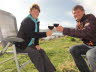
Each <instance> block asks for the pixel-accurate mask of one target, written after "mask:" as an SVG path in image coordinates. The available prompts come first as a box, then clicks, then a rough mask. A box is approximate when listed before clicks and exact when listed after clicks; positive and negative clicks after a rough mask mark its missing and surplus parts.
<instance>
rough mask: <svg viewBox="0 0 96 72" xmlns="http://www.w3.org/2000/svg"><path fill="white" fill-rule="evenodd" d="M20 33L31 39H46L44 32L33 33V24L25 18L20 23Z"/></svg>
mask: <svg viewBox="0 0 96 72" xmlns="http://www.w3.org/2000/svg"><path fill="white" fill-rule="evenodd" d="M21 26H22V31H23V32H24V33H25V34H26V35H27V36H28V37H32V38H42V37H46V32H35V31H34V30H35V23H34V22H33V21H31V19H29V18H27V19H26V20H24V21H23V22H22V23H21Z"/></svg>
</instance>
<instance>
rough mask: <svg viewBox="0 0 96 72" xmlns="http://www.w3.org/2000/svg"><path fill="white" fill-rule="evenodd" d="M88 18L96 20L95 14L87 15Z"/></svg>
mask: <svg viewBox="0 0 96 72" xmlns="http://www.w3.org/2000/svg"><path fill="white" fill-rule="evenodd" d="M86 17H87V18H96V17H95V16H94V15H93V14H86Z"/></svg>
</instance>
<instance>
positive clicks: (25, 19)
mask: <svg viewBox="0 0 96 72" xmlns="http://www.w3.org/2000/svg"><path fill="white" fill-rule="evenodd" d="M28 21H31V19H30V18H29V17H25V18H24V19H23V20H22V23H23V22H28Z"/></svg>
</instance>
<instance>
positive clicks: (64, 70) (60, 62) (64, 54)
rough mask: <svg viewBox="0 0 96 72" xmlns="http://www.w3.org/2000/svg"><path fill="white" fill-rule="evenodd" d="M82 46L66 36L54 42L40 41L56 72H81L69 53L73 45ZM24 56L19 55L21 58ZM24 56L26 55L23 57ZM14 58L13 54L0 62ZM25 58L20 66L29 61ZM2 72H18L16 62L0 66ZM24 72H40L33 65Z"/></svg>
mask: <svg viewBox="0 0 96 72" xmlns="http://www.w3.org/2000/svg"><path fill="white" fill-rule="evenodd" d="M77 44H81V41H80V40H79V39H76V38H73V37H69V36H65V37H61V38H57V39H53V40H46V41H45V40H42V41H41V40H40V46H41V47H42V48H43V49H44V50H45V51H46V53H47V55H48V57H49V58H50V60H51V62H52V63H53V64H54V66H55V67H56V70H57V71H56V72H79V71H78V69H77V67H76V65H75V63H74V61H73V59H72V56H71V55H70V53H69V48H70V47H71V46H73V45H77ZM21 56H22V55H19V56H18V57H19V58H20V57H21ZM23 56H24V55H23ZM9 57H12V55H11V54H5V55H3V56H1V57H0V62H1V61H3V60H6V59H8V58H9ZM28 59H29V57H28V56H25V57H24V58H23V59H22V60H20V64H22V63H23V62H25V61H26V60H28ZM0 72H17V70H16V66H15V62H14V61H13V60H10V61H8V62H6V63H4V64H1V65H0ZM22 72H38V71H37V70H36V68H35V67H34V65H33V64H32V63H30V64H28V65H27V66H26V67H24V68H23V69H22Z"/></svg>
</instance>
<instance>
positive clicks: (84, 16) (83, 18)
mask: <svg viewBox="0 0 96 72" xmlns="http://www.w3.org/2000/svg"><path fill="white" fill-rule="evenodd" d="M85 18H86V15H85V14H84V15H83V17H82V18H81V19H80V20H76V21H77V22H82V21H84V20H85Z"/></svg>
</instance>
